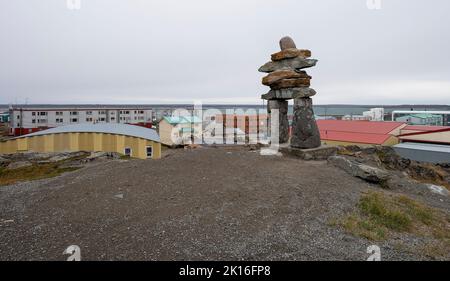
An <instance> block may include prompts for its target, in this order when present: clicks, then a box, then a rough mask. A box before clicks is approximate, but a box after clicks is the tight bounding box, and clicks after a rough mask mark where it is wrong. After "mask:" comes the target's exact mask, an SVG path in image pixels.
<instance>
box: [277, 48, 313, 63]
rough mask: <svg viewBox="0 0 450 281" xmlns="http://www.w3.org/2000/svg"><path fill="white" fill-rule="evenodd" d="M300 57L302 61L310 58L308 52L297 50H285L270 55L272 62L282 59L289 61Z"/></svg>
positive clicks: (309, 52)
mask: <svg viewBox="0 0 450 281" xmlns="http://www.w3.org/2000/svg"><path fill="white" fill-rule="evenodd" d="M296 57H300V58H302V59H306V58H310V57H311V51H310V50H299V49H286V50H283V51H281V52H278V53H275V54H272V61H279V60H284V59H291V58H296Z"/></svg>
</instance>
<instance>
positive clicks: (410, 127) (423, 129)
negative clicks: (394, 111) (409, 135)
mask: <svg viewBox="0 0 450 281" xmlns="http://www.w3.org/2000/svg"><path fill="white" fill-rule="evenodd" d="M445 129H450V127H446V126H420V125H408V126H406V127H405V128H403V129H402V130H405V131H420V132H432V131H438V130H445Z"/></svg>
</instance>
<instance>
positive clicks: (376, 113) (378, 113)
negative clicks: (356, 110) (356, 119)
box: [363, 108, 384, 121]
mask: <svg viewBox="0 0 450 281" xmlns="http://www.w3.org/2000/svg"><path fill="white" fill-rule="evenodd" d="M363 116H365V117H368V118H369V120H370V121H384V108H371V109H370V110H369V111H364V112H363Z"/></svg>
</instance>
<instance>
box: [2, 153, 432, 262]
mask: <svg viewBox="0 0 450 281" xmlns="http://www.w3.org/2000/svg"><path fill="white" fill-rule="evenodd" d="M375 189H378V187H376V186H372V185H370V184H368V183H365V182H363V181H361V180H358V179H355V178H353V177H351V176H349V175H347V174H346V173H345V172H343V171H341V170H338V169H336V168H334V167H332V166H329V165H327V163H326V162H304V161H300V160H297V159H291V158H284V157H276V156H273V157H268V156H260V155H259V153H258V152H257V151H248V150H246V149H236V148H230V149H227V148H220V149H214V148H209V149H205V148H202V149H198V150H193V151H178V152H176V153H172V154H171V155H170V156H168V157H166V158H164V159H162V160H158V161H153V160H148V161H140V160H132V161H125V162H124V161H111V162H107V163H105V164H101V165H97V166H93V167H88V168H84V169H82V170H79V171H76V172H73V173H70V174H65V175H62V176H60V177H58V178H54V179H50V180H42V181H36V182H30V183H22V184H18V185H14V186H6V187H0V214H1V215H0V259H1V260H65V259H66V258H67V256H64V255H63V254H62V253H63V251H64V249H66V248H67V247H68V246H69V245H73V244H75V245H79V246H80V248H81V255H82V259H84V260H210V259H217V260H234V259H238V260H241V259H244V260H266V259H268V260H365V259H367V257H368V254H366V248H367V247H368V246H370V245H372V244H373V242H370V241H367V240H365V239H361V238H357V237H353V236H351V235H349V234H346V233H345V232H344V231H343V230H341V229H340V228H338V227H334V226H331V225H330V219H332V218H333V217H339V216H340V215H342V214H343V213H344V212H348V211H350V210H352V209H353V208H354V206H355V204H356V203H357V202H358V200H359V197H360V195H361V193H362V192H364V191H367V190H375ZM380 246H381V247H382V251H383V253H382V254H383V258H384V259H386V260H389V259H396V260H401V259H423V258H424V257H420V256H419V254H417V255H416V254H411V253H409V252H403V251H401V250H400V249H397V247H395V245H394V244H393V243H391V242H384V243H381V245H380Z"/></svg>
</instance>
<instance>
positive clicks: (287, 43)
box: [280, 36, 297, 50]
mask: <svg viewBox="0 0 450 281" xmlns="http://www.w3.org/2000/svg"><path fill="white" fill-rule="evenodd" d="M280 48H281V50H286V49H297V46H295V42H294V40H292V38H291V37H289V36H286V37H283V38H281V40H280Z"/></svg>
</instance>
